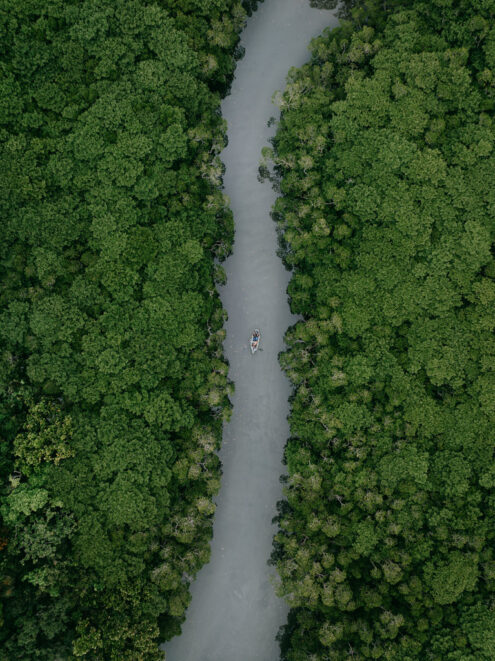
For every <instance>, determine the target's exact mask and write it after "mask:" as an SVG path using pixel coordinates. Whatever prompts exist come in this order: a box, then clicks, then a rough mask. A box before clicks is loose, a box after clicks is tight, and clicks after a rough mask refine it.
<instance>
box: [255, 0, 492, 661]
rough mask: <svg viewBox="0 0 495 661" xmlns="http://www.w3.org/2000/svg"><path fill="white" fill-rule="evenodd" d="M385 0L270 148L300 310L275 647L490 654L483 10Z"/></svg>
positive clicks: (317, 55)
mask: <svg viewBox="0 0 495 661" xmlns="http://www.w3.org/2000/svg"><path fill="white" fill-rule="evenodd" d="M352 4H354V3H352ZM358 4H359V6H358ZM384 4H387V3H381V2H380V3H373V2H366V3H356V7H354V8H353V6H349V7H348V12H347V16H348V20H347V21H344V22H343V24H342V26H341V27H340V28H338V29H336V30H334V31H326V33H324V34H323V35H322V36H321V37H319V38H317V39H315V40H314V41H313V43H312V59H311V62H310V63H309V64H308V65H306V66H304V67H303V68H302V69H299V70H295V69H294V70H291V72H290V74H289V78H288V83H287V88H286V90H285V92H284V93H283V94H280V95H278V96H277V101H278V103H279V105H280V107H281V110H282V118H281V121H280V123H279V127H278V132H277V135H276V137H275V139H274V141H273V149H268V148H267V149H266V150H265V152H264V157H265V159H268V160H269V159H273V161H274V163H275V169H276V173H277V176H278V185H279V187H280V191H281V197H280V198H279V199H278V200H277V203H276V205H275V207H274V212H273V215H274V219H275V220H276V221H277V225H278V229H279V234H280V245H281V250H280V251H281V254H282V256H283V258H284V260H285V263H286V264H287V266H288V267H289V268H291V269H293V276H292V279H291V282H290V285H289V290H288V291H289V296H290V301H291V307H292V311H293V312H294V313H296V314H299V315H302V317H303V320H302V321H300V322H298V323H297V324H295V326H293V327H292V328H290V329H289V330H288V332H287V336H286V340H287V344H288V350H287V351H286V352H285V353H283V354H282V355H281V362H282V366H283V367H284V369H285V370H286V372H287V374H288V376H289V377H290V379H291V381H292V383H293V385H294V394H293V397H292V402H291V406H292V408H291V415H290V424H291V438H290V439H289V440H288V443H287V446H286V450H285V461H286V464H287V472H288V475H287V476H286V478H285V481H286V487H285V499H284V500H283V501H282V502H280V503H279V515H278V517H277V519H278V523H279V526H280V531H279V533H278V534H277V535H276V537H275V542H274V551H273V556H272V561H273V563H274V564H275V565H276V566H277V569H278V574H279V581H278V590H279V593H280V594H281V595H283V596H284V597H285V598H286V599H287V601H288V603H289V605H290V607H291V611H290V615H289V620H288V623H287V626H286V627H285V628H284V630H283V632H282V633H281V642H282V657H283V659H285V661H303V660H304V661H309V660H316V659H319V660H322V661H323V660H328V661H329V660H330V659H331V660H332V661H337V660H339V659H342V660H344V659H346V660H347V659H350V658H353V659H389V660H390V661H397V660H398V659H401V660H403V661H410V660H413V659H414V660H416V659H418V660H419V659H421V660H426V659H430V660H435V661H437V660H438V661H440V659H442V660H445V659H448V660H450V661H461V659H462V661H468V660H470V661H471V660H472V661H482V660H486V661H489V660H490V659H493V658H494V657H495V614H494V613H495V611H494V608H493V607H494V601H493V598H494V588H495V584H494V583H493V580H494V576H495V574H494V571H493V569H494V567H495V558H494V555H493V546H494V536H493V535H494V533H493V530H494V528H495V521H494V514H493V512H494V510H493V498H494V491H493V487H494V486H495V478H494V476H495V463H494V449H495V446H494V441H493V434H492V429H493V424H494V422H495V372H494V369H495V368H494V366H495V353H494V351H495V344H494V340H493V330H494V327H495V316H494V309H495V308H494V302H495V262H494V249H493V243H494V237H495V196H494V190H495V186H494V184H495V181H494V174H493V173H494V172H495V154H494V151H493V145H494V141H495V124H494V114H493V109H494V102H495V86H494V80H495V79H494V77H493V74H494V72H495V58H494V53H495V51H494V45H495V28H494V27H493V26H494V25H495V21H494V19H495V4H494V3H493V2H490V1H488V2H467V1H466V2H454V1H450V0H448V1H443V0H442V1H440V0H438V1H435V2H431V3H428V4H426V3H422V2H415V3H402V5H403V6H402V7H396V10H395V11H388V12H385V13H384V12H383V10H382V11H381V12H380V7H379V6H381V5H384ZM396 4H398V3H396ZM349 5H351V3H349ZM363 12H365V13H366V12H367V13H366V15H364V14H363ZM363 16H364V18H363Z"/></svg>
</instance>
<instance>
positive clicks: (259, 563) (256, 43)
mask: <svg viewBox="0 0 495 661" xmlns="http://www.w3.org/2000/svg"><path fill="white" fill-rule="evenodd" d="M330 24H331V25H336V24H337V21H336V19H335V18H334V16H333V15H332V13H330V12H328V11H322V10H318V9H311V8H310V5H309V1H308V0H265V2H264V4H262V5H260V8H259V9H258V11H257V12H256V13H255V14H254V16H253V17H252V18H251V19H250V20H249V21H248V24H247V27H246V29H245V30H244V32H243V36H242V45H243V46H244V47H245V49H246V54H245V57H244V59H243V60H242V61H241V62H239V64H238V67H237V71H236V77H235V81H234V84H233V86H232V93H231V95H230V96H229V97H227V98H226V99H225V101H224V103H223V106H222V111H223V115H224V117H225V118H226V120H227V122H228V137H229V145H228V147H227V148H226V149H225V151H224V152H223V155H222V158H223V161H224V163H225V165H226V174H225V191H226V193H227V195H228V196H229V197H230V200H231V207H232V210H233V212H234V218H235V223H236V234H235V244H234V254H233V256H232V257H230V258H229V260H228V261H227V262H226V265H225V266H226V271H227V275H228V283H227V285H226V287H224V288H223V289H222V291H221V296H222V301H223V304H224V306H225V308H226V310H227V312H228V315H229V320H228V323H227V339H226V343H225V350H226V355H227V358H228V360H229V361H230V378H231V379H233V381H234V382H235V385H236V393H235V395H234V398H233V404H234V412H233V416H232V420H231V422H230V423H229V424H228V425H227V426H226V427H225V430H224V440H223V448H222V451H221V454H220V456H221V460H222V464H223V478H222V486H221V490H220V493H219V495H218V498H217V510H216V513H215V522H214V538H213V540H212V549H211V561H210V563H209V564H208V565H207V566H205V567H204V568H203V570H202V571H201V572H200V573H199V576H198V578H197V580H196V581H195V582H194V584H193V585H192V603H191V605H190V607H189V609H188V612H187V619H186V622H185V624H184V627H183V633H182V635H181V636H179V637H177V638H175V639H174V640H172V641H171V642H169V643H167V644H166V645H165V650H166V657H167V661H276V660H277V659H278V658H279V649H278V644H277V642H276V640H275V636H276V634H277V631H278V629H279V627H280V626H281V625H282V624H283V623H284V621H285V618H286V612H287V611H286V607H285V605H284V603H283V602H282V601H281V600H279V599H278V598H277V597H276V596H275V594H274V592H273V588H272V586H271V584H270V574H271V573H273V570H272V568H270V567H269V566H268V565H267V560H268V558H269V556H270V553H271V546H272V537H273V534H274V526H273V525H272V523H271V521H272V518H273V516H274V515H275V505H276V502H277V500H279V499H280V497H281V493H282V492H281V486H280V482H279V477H280V475H281V473H282V472H283V467H282V463H281V458H282V453H283V448H284V445H285V442H286V439H287V435H288V424H287V414H288V410H289V407H288V397H289V394H290V388H289V384H288V382H287V380H286V379H285V377H284V375H283V374H282V372H281V370H280V367H279V364H278V359H277V356H278V353H279V351H281V349H282V348H283V336H284V333H285V330H286V329H287V327H288V326H289V325H291V324H292V323H294V318H293V317H292V315H291V314H290V311H289V307H288V304H287V295H286V288H287V283H288V278H289V274H288V273H287V272H286V271H285V270H284V268H283V265H282V263H281V262H280V260H279V259H278V257H277V255H276V249H277V240H276V234H275V228H274V223H273V221H272V220H271V218H270V210H271V207H272V205H273V203H274V201H275V193H274V192H273V190H272V189H271V186H270V184H269V183H265V184H260V183H259V182H258V180H257V173H258V165H259V160H260V152H261V148H262V147H263V146H264V145H266V144H267V142H268V139H269V137H270V136H271V135H272V134H273V131H274V128H273V127H272V128H268V127H267V122H268V120H269V119H270V117H271V116H277V110H276V108H275V107H274V106H273V105H272V103H271V98H272V95H273V93H274V92H275V90H277V89H280V90H281V89H283V88H284V84H285V78H286V75H287V73H288V70H289V68H290V67H291V66H301V65H302V64H303V63H304V62H305V61H306V60H307V59H308V57H309V53H308V50H307V47H308V44H309V41H310V39H311V38H312V37H313V36H316V35H318V34H319V33H320V32H321V31H322V30H323V29H324V28H325V27H327V26H328V25H330ZM254 327H257V328H260V329H261V334H262V342H261V346H262V347H263V351H262V352H258V353H257V354H255V355H254V356H252V355H251V353H250V351H249V349H248V340H249V334H250V331H251V329H252V328H254Z"/></svg>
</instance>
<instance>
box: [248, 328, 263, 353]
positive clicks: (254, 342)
mask: <svg viewBox="0 0 495 661" xmlns="http://www.w3.org/2000/svg"><path fill="white" fill-rule="evenodd" d="M260 340H261V333H260V330H259V328H255V329H254V331H253V332H252V333H251V339H250V341H249V345H250V347H251V353H255V352H256V351H258V347H259V346H260Z"/></svg>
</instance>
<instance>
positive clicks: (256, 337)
mask: <svg viewBox="0 0 495 661" xmlns="http://www.w3.org/2000/svg"><path fill="white" fill-rule="evenodd" d="M259 337H260V336H259V333H257V332H256V331H254V333H253V342H257V341H258V340H259Z"/></svg>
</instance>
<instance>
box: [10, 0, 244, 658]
mask: <svg viewBox="0 0 495 661" xmlns="http://www.w3.org/2000/svg"><path fill="white" fill-rule="evenodd" d="M242 5H245V9H244V8H243V7H242V6H241V3H240V2H237V1H234V0H184V1H181V2H177V1H176V0H159V1H158V2H153V3H149V2H147V1H145V0H132V1H131V2H128V1H124V0H117V1H116V2H115V1H112V2H111V1H110V0H84V1H83V2H79V1H75V0H69V1H64V2H62V1H61V0H48V1H46V2H43V3H40V2H37V1H36V0H29V1H27V2H19V1H18V0H5V2H3V4H2V12H1V13H0V31H1V42H0V48H1V61H2V65H1V66H2V74H3V75H2V83H1V84H2V95H1V96H2V99H1V101H0V144H1V147H0V149H1V160H2V171H1V173H0V177H1V178H2V185H1V191H2V192H1V205H2V237H1V241H0V278H1V290H0V342H1V346H2V353H1V363H0V432H1V440H2V443H1V444H0V470H1V473H2V484H3V487H2V503H1V507H0V513H1V517H2V523H1V530H0V546H1V549H2V555H1V571H2V582H1V587H0V594H1V607H2V610H1V627H0V648H1V651H0V657H1V658H2V659H5V660H6V661H7V660H8V661H13V660H14V659H23V660H26V661H27V660H29V659H40V660H46V661H53V659H55V658H63V659H69V658H70V659H73V658H87V659H92V660H94V661H98V660H100V661H111V660H115V661H125V660H128V661H139V660H143V661H153V660H156V661H158V660H159V659H161V658H163V653H162V652H160V651H159V650H158V644H159V643H160V642H162V641H164V640H166V639H169V638H170V637H172V636H173V635H176V634H177V633H179V631H180V625H181V622H182V621H183V620H184V612H185V609H186V607H187V605H188V603H189V598H190V595H189V584H190V582H191V580H192V579H193V578H194V576H195V574H196V572H197V571H198V569H199V568H200V567H201V566H202V565H203V564H204V563H205V562H207V561H208V558H209V540H210V538H211V534H212V515H213V512H214V505H213V503H212V497H213V495H214V494H215V493H216V492H217V490H218V487H219V483H220V464H219V460H218V457H217V456H216V454H215V450H216V449H218V447H219V445H220V441H221V430H222V423H223V421H224V420H225V419H227V418H228V416H229V412H230V408H231V405H230V402H229V394H231V393H232V389H233V384H232V383H231V382H229V380H228V378H227V371H228V366H227V364H226V362H225V360H224V357H223V351H222V342H223V339H224V333H225V331H224V330H223V322H224V319H225V313H224V311H223V309H222V307H221V304H220V301H219V297H218V293H217V290H216V283H218V282H222V281H223V279H224V274H223V270H222V267H221V266H220V265H219V264H218V260H222V259H224V258H225V257H226V256H227V255H228V254H229V252H230V250H231V245H232V241H233V219H232V214H231V212H230V210H229V209H228V207H227V200H226V198H225V196H224V195H223V194H222V191H221V187H222V175H223V166H222V164H221V162H220V159H219V156H218V155H219V153H220V151H221V150H222V148H223V146H224V144H225V123H224V122H223V120H222V118H221V115H220V110H219V107H220V101H221V98H222V97H223V96H224V95H225V94H226V93H227V92H228V89H229V86H230V82H231V80H232V77H233V72H234V68H235V59H236V58H238V57H240V56H242V52H241V51H240V50H239V49H238V43H239V33H240V30H241V29H242V26H243V25H244V22H245V17H246V13H251V11H252V10H253V9H254V8H255V6H256V2H253V1H252V0H246V2H244V3H242Z"/></svg>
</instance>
